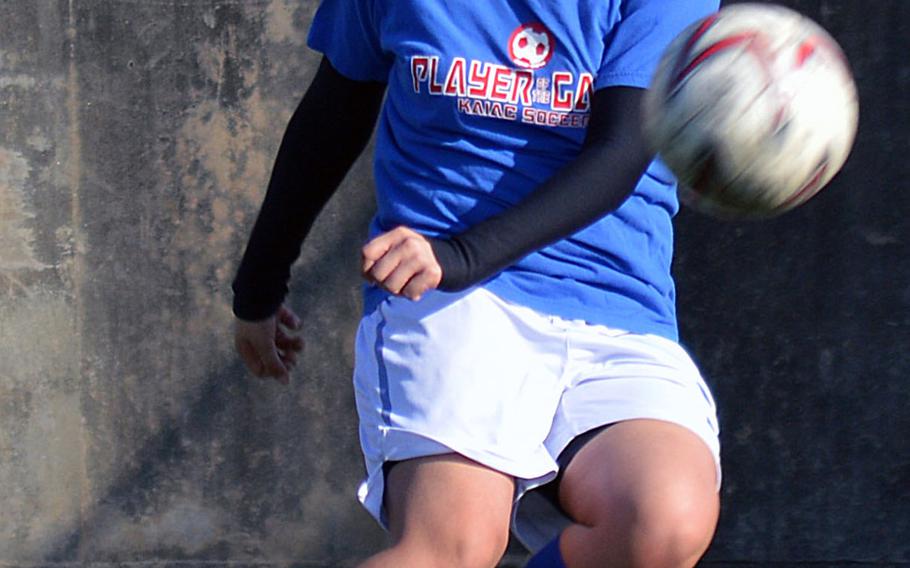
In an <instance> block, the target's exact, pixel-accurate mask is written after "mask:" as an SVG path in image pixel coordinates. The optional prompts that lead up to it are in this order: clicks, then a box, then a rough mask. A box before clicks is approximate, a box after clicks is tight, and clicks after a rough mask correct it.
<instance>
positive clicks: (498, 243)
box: [430, 87, 653, 291]
mask: <svg viewBox="0 0 910 568" xmlns="http://www.w3.org/2000/svg"><path fill="white" fill-rule="evenodd" d="M643 95H644V90H643V89H636V88H631V87H611V88H607V89H603V90H600V91H597V92H595V93H594V96H593V106H592V109H591V122H590V124H589V125H588V132H587V137H586V138H585V143H584V147H583V149H582V151H581V153H580V154H579V155H578V157H577V158H576V159H575V160H573V161H572V162H571V163H570V164H569V165H567V166H566V167H564V168H563V169H562V170H560V171H559V172H557V173H556V174H555V175H553V176H552V177H551V178H550V179H549V180H548V181H547V182H545V183H543V184H541V185H540V186H539V187H538V188H536V189H535V190H534V191H533V192H532V193H531V194H530V195H529V196H528V197H526V198H525V199H524V200H523V201H521V202H520V203H518V204H517V205H516V206H514V207H511V208H509V209H508V210H506V211H504V212H503V213H501V214H499V215H497V216H495V217H491V218H489V219H486V220H484V221H482V222H480V223H478V224H477V225H474V226H473V227H471V228H470V229H468V230H467V231H465V232H463V233H461V234H458V235H455V236H451V237H448V238H439V239H431V240H430V242H431V245H432V247H433V253H434V254H435V255H436V259H437V261H438V262H439V265H440V267H441V268H442V273H443V276H442V282H441V284H440V286H439V289H440V290H446V291H457V290H462V289H465V288H467V287H469V286H473V285H474V284H477V283H479V282H481V281H483V280H485V279H487V278H489V277H491V276H493V275H495V274H496V273H498V272H499V271H501V270H502V269H504V268H506V267H507V266H509V265H510V264H512V263H514V262H515V261H517V260H520V259H521V258H522V257H524V256H526V255H528V254H530V253H531V252H534V251H536V250H538V249H540V248H543V247H545V246H547V245H549V244H552V243H554V242H556V241H558V240H560V239H562V238H565V237H568V236H570V235H571V234H573V233H575V232H577V231H579V230H581V229H582V228H584V227H586V226H587V225H590V224H591V223H593V222H594V221H596V220H597V219H600V218H601V217H603V216H604V215H606V214H607V213H609V212H610V211H612V210H614V209H616V208H617V207H619V206H620V205H621V204H622V202H623V201H625V199H626V198H627V197H628V196H629V194H631V193H632V191H633V190H634V188H635V185H636V182H637V181H638V179H639V178H640V177H641V176H642V174H643V173H644V171H645V169H646V168H647V166H648V163H649V162H650V161H651V159H652V157H653V154H652V153H651V152H650V151H649V150H648V148H647V144H646V143H645V141H644V138H643V135H642V133H641V125H640V110H639V109H640V108H641V99H642V96H643Z"/></svg>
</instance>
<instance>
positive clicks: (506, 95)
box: [410, 22, 594, 128]
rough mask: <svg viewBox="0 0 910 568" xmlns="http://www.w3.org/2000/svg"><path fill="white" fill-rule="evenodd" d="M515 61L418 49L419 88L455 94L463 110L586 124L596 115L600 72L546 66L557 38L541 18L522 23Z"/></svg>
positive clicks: (513, 43)
mask: <svg viewBox="0 0 910 568" xmlns="http://www.w3.org/2000/svg"><path fill="white" fill-rule="evenodd" d="M505 47H507V48H508V55H509V59H510V60H511V64H512V65H502V64H501V63H496V62H493V61H484V60H479V59H468V58H466V57H463V56H452V57H451V59H449V58H447V57H445V56H442V55H430V54H425V55H424V54H420V55H412V56H411V58H410V59H411V60H410V71H411V81H412V84H413V89H414V93H415V94H419V93H426V94H428V95H430V96H441V97H453V98H455V99H456V109H457V111H458V112H459V113H461V114H466V115H471V116H478V117H486V118H495V119H500V120H507V121H516V122H522V123H525V124H533V125H537V126H548V127H568V128H585V127H586V126H587V125H588V121H589V120H590V103H591V93H592V92H593V87H594V75H593V74H592V73H589V72H584V71H582V72H576V71H572V70H569V69H557V70H552V71H550V72H549V73H546V72H543V69H544V68H545V67H546V66H547V65H548V64H550V63H551V59H552V58H553V54H554V53H555V51H556V47H557V46H556V39H555V37H554V36H553V34H552V33H551V32H550V31H549V30H548V29H547V28H546V27H545V26H544V25H543V24H541V23H539V22H537V23H530V24H522V25H520V26H518V27H517V28H516V29H515V31H513V32H512V34H511V35H510V36H509V38H508V42H507V44H506V46H505Z"/></svg>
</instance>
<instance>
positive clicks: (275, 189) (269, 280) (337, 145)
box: [233, 58, 385, 320]
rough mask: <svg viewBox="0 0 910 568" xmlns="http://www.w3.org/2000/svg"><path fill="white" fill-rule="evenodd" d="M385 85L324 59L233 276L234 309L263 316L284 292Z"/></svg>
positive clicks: (367, 130)
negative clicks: (346, 71)
mask: <svg viewBox="0 0 910 568" xmlns="http://www.w3.org/2000/svg"><path fill="white" fill-rule="evenodd" d="M384 92H385V85H383V84H380V83H367V82H360V81H352V80H350V79H347V78H346V77H344V76H342V75H341V74H340V73H338V72H337V71H336V70H335V69H334V68H332V66H331V64H330V63H329V62H328V60H327V59H325V58H324V59H323V60H322V63H321V64H320V66H319V69H318V71H317V72H316V76H315V77H314V78H313V82H312V84H311V85H310V87H309V88H308V89H307V92H306V95H304V97H303V100H302V101H301V102H300V105H299V106H298V107H297V110H296V111H295V112H294V115H293V116H292V117H291V120H290V122H289V123H288V126H287V129H286V131H285V133H284V137H283V139H282V141H281V146H280V147H279V150H278V155H277V157H276V158H275V164H274V166H273V169H272V175H271V178H270V180H269V185H268V190H267V191H266V196H265V200H264V201H263V204H262V208H261V209H260V211H259V216H258V218H257V219H256V223H255V225H254V226H253V231H252V233H251V235H250V240H249V242H248V244H247V248H246V251H245V252H244V254H243V259H242V260H241V262H240V267H239V269H238V270H237V275H236V277H235V278H234V283H233V289H234V314H235V315H236V316H237V317H238V318H241V319H245V320H261V319H265V318H267V317H269V316H271V315H272V314H274V313H275V312H276V311H277V310H278V308H279V307H280V306H281V303H282V302H283V301H284V297H285V295H286V294H287V282H288V279H289V277H290V270H291V265H292V264H293V263H294V261H295V260H296V259H297V257H298V256H299V254H300V246H301V243H302V242H303V239H304V237H305V236H306V234H307V232H308V231H309V230H310V227H311V226H312V225H313V222H314V221H315V219H316V216H317V215H318V214H319V211H320V210H321V209H322V207H323V206H324V205H325V203H326V202H327V201H328V200H329V197H331V196H332V193H334V191H335V189H336V188H337V187H338V185H339V184H340V183H341V180H342V179H343V178H344V176H345V174H346V173H347V171H348V170H349V169H350V167H351V165H352V164H353V163H354V161H355V160H356V159H357V157H358V156H359V155H360V153H361V152H362V151H363V149H364V147H365V146H366V144H367V142H368V141H369V138H370V135H371V133H372V131H373V126H374V125H375V123H376V116H377V115H378V112H379V107H380V104H381V102H382V96H383V93H384Z"/></svg>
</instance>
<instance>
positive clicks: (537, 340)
mask: <svg viewBox="0 0 910 568" xmlns="http://www.w3.org/2000/svg"><path fill="white" fill-rule="evenodd" d="M355 360H356V364H355V369H354V388H355V393H356V401H357V412H358V414H359V416H360V441H361V446H362V449H363V453H364V458H365V461H366V470H367V477H366V480H365V481H364V482H363V483H362V484H361V486H360V489H359V491H358V497H359V498H360V501H361V502H362V503H363V505H364V507H366V509H367V510H368V511H369V512H370V513H371V514H372V515H373V516H374V517H375V518H376V519H377V520H378V521H379V522H380V523H381V524H382V525H383V526H386V522H385V513H384V509H383V506H382V499H383V489H384V485H385V480H384V474H383V464H384V463H385V462H388V461H400V460H406V459H411V458H416V457H423V456H430V455H437V454H444V453H451V452H456V453H459V454H461V455H463V456H466V457H468V458H470V459H472V460H474V461H477V462H479V463H481V464H483V465H486V466H488V467H490V468H493V469H495V470H498V471H501V472H503V473H506V474H509V475H511V476H514V477H515V479H516V495H515V506H514V507H513V525H512V528H513V531H514V532H515V534H516V536H517V537H518V538H519V540H521V541H522V543H524V544H525V545H526V546H528V548H530V549H531V550H536V549H538V548H539V547H541V546H543V544H545V543H546V542H548V541H549V540H550V539H552V538H553V537H554V536H555V535H556V534H557V533H558V531H559V530H560V529H561V528H562V527H563V526H564V525H565V524H566V523H567V522H568V520H567V519H566V518H565V517H564V516H563V515H562V514H561V513H560V512H559V510H558V509H557V508H555V507H553V506H552V505H549V504H547V503H544V502H543V499H540V498H534V497H532V495H533V494H531V495H528V498H526V499H523V497H524V496H525V494H526V493H527V491H528V490H530V489H532V488H534V487H537V486H539V485H542V484H544V483H546V482H548V481H550V480H552V479H553V478H554V477H555V476H556V473H557V470H558V465H557V463H556V458H557V457H558V456H559V454H560V452H561V451H562V450H563V449H564V448H565V447H566V445H567V444H568V443H569V442H570V441H571V440H572V439H573V438H574V437H575V436H577V435H579V434H581V433H584V432H586V431H588V430H590V429H592V428H596V427H598V426H602V425H605V424H611V423H614V422H618V421H621V420H629V419H634V418H651V419H658V420H665V421H669V422H673V423H676V424H679V425H681V426H684V427H686V428H688V429H690V430H691V431H693V432H694V433H695V434H697V435H698V436H699V437H700V438H701V439H702V440H704V442H705V444H707V446H708V447H709V448H710V450H711V452H712V454H713V455H714V459H715V463H716V464H717V471H718V484H719V483H720V455H719V452H720V443H719V440H718V426H717V419H716V411H715V407H714V401H713V400H712V398H711V394H710V392H709V390H708V387H707V386H706V385H705V383H704V381H703V380H702V378H701V374H700V373H699V371H698V369H697V368H696V366H695V364H694V363H693V362H692V359H691V358H690V357H689V355H688V354H687V353H686V352H685V351H684V350H683V349H682V347H680V346H679V345H678V344H677V343H675V342H673V341H671V340H669V339H666V338H663V337H659V336H656V335H640V334H634V333H628V332H625V331H621V330H615V329H610V328H607V327H604V326H597V325H589V324H586V323H584V322H580V321H566V320H563V319H561V318H558V317H553V316H546V315H542V314H540V313H538V312H536V311H534V310H531V309H529V308H525V307H523V306H517V305H514V304H510V303H508V302H505V301H504V300H502V299H501V298H499V297H498V296H495V295H494V294H492V293H490V292H488V291H486V290H485V289H483V288H474V289H471V290H468V291H466V292H460V293H454V294H453V293H445V292H438V291H434V292H430V293H427V294H426V295H425V296H424V297H423V299H421V300H420V301H418V302H413V301H411V300H408V299H405V298H399V297H393V298H389V299H388V300H386V301H385V302H383V303H382V304H381V305H380V307H379V308H378V309H377V310H375V311H374V312H373V313H371V314H369V315H368V316H366V317H364V318H363V320H362V321H361V324H360V328H359V330H358V333H357V343H356V354H355ZM718 486H719V485H718Z"/></svg>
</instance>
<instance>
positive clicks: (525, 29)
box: [509, 23, 556, 69]
mask: <svg viewBox="0 0 910 568" xmlns="http://www.w3.org/2000/svg"><path fill="white" fill-rule="evenodd" d="M555 48H556V40H555V39H554V38H553V34H551V33H550V30H548V29H547V28H545V27H544V26H543V24H541V23H534V24H522V25H520V26H518V27H517V28H515V31H514V32H512V35H511V36H510V37H509V57H511V58H512V62H513V63H514V64H515V65H517V66H519V67H522V68H524V69H540V68H541V67H543V66H545V65H546V64H547V63H549V62H550V58H551V57H553V51H554V50H555Z"/></svg>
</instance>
